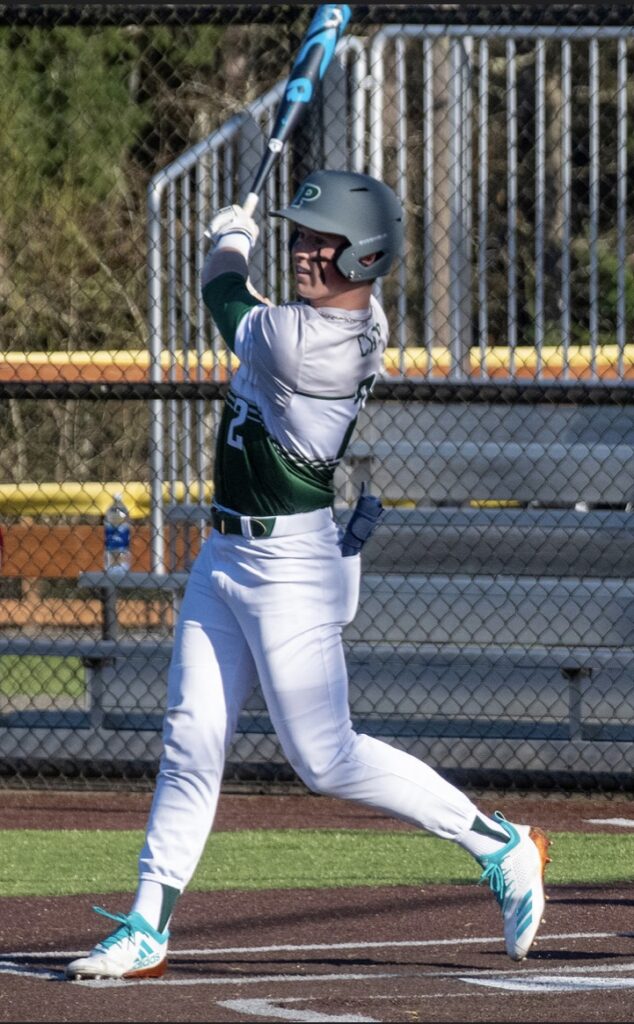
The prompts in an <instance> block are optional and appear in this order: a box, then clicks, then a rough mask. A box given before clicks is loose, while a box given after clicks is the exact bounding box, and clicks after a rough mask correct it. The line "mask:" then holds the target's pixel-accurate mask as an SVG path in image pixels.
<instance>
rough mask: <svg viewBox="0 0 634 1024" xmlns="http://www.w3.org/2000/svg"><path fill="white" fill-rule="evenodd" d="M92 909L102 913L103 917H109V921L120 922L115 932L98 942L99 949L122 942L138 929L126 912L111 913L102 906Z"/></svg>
mask: <svg viewBox="0 0 634 1024" xmlns="http://www.w3.org/2000/svg"><path fill="white" fill-rule="evenodd" d="M93 910H95V911H96V912H97V913H98V914H102V916H103V917H109V918H110V920H111V921H118V922H119V924H120V927H119V928H117V930H116V932H113V933H112V935H109V936H108V937H107V938H106V939H103V940H102V941H101V942H100V943H99V945H100V947H101V949H110V947H111V946H116V945H117V944H118V943H120V942H123V941H124V939H131V938H132V936H133V935H134V932H135V931H138V928H137V927H135V925H134V924H133V923H132V921H131V920H130V918H129V917H128V916H127V915H126V914H111V913H110V912H109V911H107V910H104V909H103V907H93Z"/></svg>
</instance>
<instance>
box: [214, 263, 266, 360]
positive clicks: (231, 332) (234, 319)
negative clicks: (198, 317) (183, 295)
mask: <svg viewBox="0 0 634 1024" xmlns="http://www.w3.org/2000/svg"><path fill="white" fill-rule="evenodd" d="M202 295H203V301H204V303H205V305H206V306H207V307H208V309H209V311H210V312H211V315H212V317H213V319H214V323H215V324H216V326H217V328H218V330H219V331H220V333H221V334H222V336H223V338H224V339H225V341H226V342H227V345H228V346H229V348H230V349H231V351H232V352H233V351H234V344H235V337H236V331H237V329H238V324H239V323H240V321H241V320H242V317H243V316H245V314H246V313H248V312H249V310H250V309H253V307H254V306H261V305H262V303H261V302H260V301H259V300H258V299H256V298H255V296H254V295H251V292H250V291H249V289H248V288H247V284H246V280H245V278H244V277H242V275H241V274H236V273H235V272H233V271H232V272H230V273H227V274H219V275H218V277H214V279H213V281H210V282H209V283H208V284H206V285H205V287H204V288H203V291H202Z"/></svg>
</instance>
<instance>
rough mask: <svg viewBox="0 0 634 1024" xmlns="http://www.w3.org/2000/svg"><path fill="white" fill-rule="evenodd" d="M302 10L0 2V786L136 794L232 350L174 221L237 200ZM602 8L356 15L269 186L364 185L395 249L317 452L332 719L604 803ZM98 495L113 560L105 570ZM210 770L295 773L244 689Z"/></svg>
mask: <svg viewBox="0 0 634 1024" xmlns="http://www.w3.org/2000/svg"><path fill="white" fill-rule="evenodd" d="M312 13H313V8H311V7H304V6H303V5H302V6H299V5H268V4H267V5H209V4H205V5H196V4H170V5H134V6H132V5H130V6H126V5H114V4H112V5H111V4H89V5H75V6H73V7H70V6H68V5H57V4H43V5H30V6H28V7H26V6H24V7H13V6H11V7H9V6H2V5H0V78H1V86H2V87H1V88H0V106H2V108H3V115H4V116H3V124H4V126H5V127H4V130H3V133H2V136H1V137H0V150H1V151H2V159H1V161H0V165H1V166H2V185H3V204H2V213H1V214H0V259H1V260H2V275H1V277H0V324H1V327H2V353H1V355H0V392H1V397H2V402H1V404H0V433H1V437H2V444H0V522H1V529H2V534H3V548H2V549H0V550H1V551H2V567H1V572H0V784H5V785H16V784H18V785H36V784H39V785H42V784H46V783H47V782H49V781H50V780H54V782H55V784H56V785H59V784H60V783H62V782H63V783H66V784H71V783H72V784H75V785H77V784H89V785H91V786H94V785H95V784H97V783H100V782H103V783H110V782H111V780H113V779H117V780H123V781H125V782H126V784H128V785H134V784H145V781H146V780H149V779H151V778H152V777H153V775H154V772H155V770H156V766H157V762H158V757H159V755H160V729H161V712H162V706H163V701H164V697H165V686H166V672H167V666H168V663H169V656H170V646H171V637H172V631H173V627H174V621H175V617H176V615H177V613H178V605H179V601H180V597H181V594H182V590H183V587H184V585H185V582H186V580H187V574H188V571H189V568H190V566H191V562H192V559H193V558H194V557H195V554H196V552H197V550H198V548H199V546H200V542H201V539H202V538H203V537H204V536H205V535H206V532H207V530H208V529H209V522H208V510H209V503H210V500H211V497H212V493H213V485H212V480H213V453H214V437H215V430H216V425H217V423H218V420H219V412H220V405H221V401H222V398H223V395H224V393H225V390H226V387H227V382H228V380H229V379H230V377H231V374H232V371H233V363H232V361H231V358H230V356H229V354H228V352H227V350H226V348H225V346H224V344H223V342H222V340H221V338H220V337H219V335H218V333H217V331H216V330H215V328H214V326H213V324H212V323H211V322H210V319H209V317H208V315H207V313H206V311H205V309H204V308H203V305H202V302H201V298H200V295H199V289H198V274H199V271H200V266H201V260H202V256H203V252H204V240H203V231H204V228H205V227H206V225H207V223H208V221H209V218H210V215H211V212H212V211H213V210H214V209H215V208H217V207H218V206H221V205H224V204H225V203H227V202H232V201H235V200H237V199H240V198H243V196H244V195H245V194H246V192H247V191H248V185H249V183H250V181H251V179H252V176H253V171H254V169H255V168H256V167H257V165H258V163H259V158H260V155H261V153H262V151H263V146H264V143H265V139H266V134H267V129H270V126H271V123H272V118H273V117H274V114H275V110H276V105H277V102H278V101H279V97H280V96H281V90H282V88H283V81H284V76H285V74H286V73H287V71H288V70H289V68H290V66H291V64H292V62H293V59H294V56H295V54H296V52H297V47H298V45H299V42H300V40H301V37H302V34H303V32H304V30H305V28H306V26H307V24H308V21H309V20H310V17H311V15H312ZM633 49H634V15H633V14H632V10H631V8H626V7H620V6H617V7H615V6H602V5H566V6H564V5H545V6H543V7H541V8H535V7H532V6H531V7H529V6H527V7H522V6H519V5H509V6H506V7H504V6H500V7H496V6H492V5H491V6H482V7H465V6H462V5H433V4H425V5H407V4H405V5H390V6H384V7H382V6H372V7H366V6H362V5H353V16H352V19H351V23H350V26H349V29H348V32H347V33H346V36H345V37H344V39H343V40H342V41H341V43H340V45H339V48H338V50H337V55H336V59H335V60H334V61H333V62H332V65H331V67H330V68H329V71H328V73H327V75H326V78H325V80H324V83H323V88H322V90H321V92H320V96H319V97H318V102H316V103H315V104H314V105H313V106H312V107H311V108H310V110H309V112H308V114H307V117H306V119H305V121H304V122H303V124H302V126H301V127H300V129H299V130H298V132H297V133H296V136H295V137H294V139H293V140H292V142H291V144H290V145H289V147H288V152H286V153H285V154H284V158H283V160H281V161H280V164H279V167H278V169H277V170H276V173H275V174H274V175H273V176H272V177H271V179H270V181H269V182H268V183H267V191H266V194H265V196H264V197H263V199H262V202H261V204H260V205H261V209H260V210H259V211H258V217H259V219H260V223H261V226H262V232H261V245H260V249H259V255H258V258H257V259H256V260H255V262H254V267H253V279H254V283H255V284H256V287H258V288H259V290H260V291H264V292H265V293H266V294H268V295H269V296H270V297H271V298H272V299H274V300H277V301H280V300H285V299H287V298H289V297H290V296H289V295H288V294H287V293H286V292H285V287H287V286H286V285H285V284H284V281H285V280H286V274H285V271H286V269H287V250H286V242H287V238H286V236H285V234H284V231H285V226H284V224H281V225H279V224H277V225H273V224H271V222H270V221H268V220H267V218H266V215H265V214H266V210H267V209H269V208H271V207H272V206H274V205H277V204H278V203H280V202H282V201H284V200H285V198H287V197H288V195H289V194H290V192H291V191H292V190H293V189H294V187H295V185H296V184H297V183H298V181H299V180H301V178H302V177H303V175H304V174H305V173H307V171H309V170H310V169H311V168H312V167H315V166H324V167H330V168H352V169H357V170H364V171H368V172H369V173H374V174H376V175H377V176H379V177H382V178H384V179H385V180H386V181H388V183H389V184H391V185H392V186H393V187H394V188H395V190H396V191H397V192H398V194H399V195H400V197H401V199H402V201H403V206H404V210H405V218H406V237H407V244H406V249H405V252H404V254H403V258H402V259H401V260H400V261H399V263H398V265H397V266H396V268H395V270H394V271H393V272H392V274H391V275H390V277H389V278H388V279H387V280H386V281H385V282H384V283H383V285H382V286H381V288H380V298H381V299H382V301H383V303H384V305H385V308H386V311H387V313H388V317H389V321H390V327H391V343H390V348H389V349H388V352H387V356H386V362H385V372H384V374H383V376H382V378H381V380H380V381H379V382H378V384H377V386H376V388H375V392H374V395H373V396H372V398H371V399H370V400H369V401H368V403H367V404H366V407H365V409H364V410H363V412H362V414H361V416H360V418H359V422H358V425H357V430H356V433H355V435H354V437H353V440H352V443H351V445H350V448H349V450H348V453H347V455H346V457H345V459H344V460H343V461H342V463H341V465H340V467H339V469H338V471H337V477H336V493H337V498H336V503H335V513H336V515H337V516H338V517H339V518H340V520H341V522H345V519H346V517H347V515H348V514H349V510H350V508H351V505H352V504H353V503H354V501H355V500H356V496H357V494H358V491H359V486H360V484H361V483H362V482H367V483H368V484H369V485H370V487H371V489H372V490H373V491H374V493H376V494H380V495H381V497H382V499H383V502H384V505H385V507H386V513H385V515H384V518H383V520H382V522H381V524H380V526H379V528H378V529H377V531H376V533H375V535H374V536H373V537H372V539H371V540H370V542H369V543H368V545H367V546H366V548H365V549H364V563H363V564H364V581H363V587H362V596H361V603H360V607H359V611H358V614H357V616H356V619H355V621H354V622H353V623H352V624H351V625H350V626H349V627H348V628H347V630H346V632H345V643H346V648H347V654H348V665H349V671H350V697H351V708H352V716H353V720H354V722H355V725H356V727H357V728H358V729H359V730H362V731H367V732H369V733H371V734H373V735H379V736H383V737H386V738H388V739H389V741H390V742H393V743H395V744H396V745H399V746H401V747H403V748H404V749H407V750H410V751H411V752H413V753H415V754H417V755H418V756H420V757H422V758H423V759H425V760H426V761H428V762H429V763H431V764H433V765H434V766H435V767H437V768H438V769H439V770H441V771H442V772H443V773H444V774H446V775H447V776H448V777H450V778H452V779H454V780H455V781H457V782H459V783H461V784H463V783H470V784H482V785H505V786H511V785H512V786H519V787H524V786H531V787H535V786H539V787H550V788H552V787H559V788H567V789H570V788H573V789H574V788H580V787H600V788H602V789H603V790H621V791H623V790H631V788H632V782H633V780H634V774H633V772H632V749H633V748H632V741H633V740H634V711H633V710H632V703H631V700H630V692H631V682H632V675H633V671H634V582H633V581H634V572H633V571H632V570H633V568H634V565H633V562H634V554H633V551H634V546H633V545H632V539H633V531H634V523H633V518H632V509H633V504H632V503H633V502H634V469H633V467H634V459H633V457H632V456H633V455H634V387H632V379H633V377H634V358H633V357H634V346H633V345H632V343H631V342H630V341H629V340H628V339H629V336H630V332H631V329H632V322H633V318H634V278H633V274H634V267H633V264H632V259H631V252H632V232H633V228H634V204H633V200H632V194H633V185H634V176H633V173H632V166H633V164H632V156H633V153H632V141H631V140H632V137H633V136H632V132H631V127H630V126H631V121H632V112H631V111H632V103H633V100H634V83H633V81H632V74H631V68H632V60H633V57H634V53H633ZM117 493H121V494H122V495H123V497H124V500H125V502H126V505H127V506H128V509H129V511H130V514H131V518H132V564H131V569H130V571H129V572H128V573H127V574H125V575H124V576H121V577H118V578H113V577H112V575H111V574H108V573H106V572H105V571H104V561H103V559H104V551H103V525H102V524H103V516H104V513H105V511H106V509H107V507H108V506H109V504H110V503H111V501H112V499H113V497H114V496H115V495H116V494H117ZM227 778H231V779H236V780H238V779H239V780H250V781H253V780H257V781H258V782H260V781H264V782H267V781H272V780H286V781H288V780H292V779H293V778H294V776H293V774H292V771H291V769H290V768H289V767H288V765H287V764H286V762H285V759H284V756H283V754H282V751H281V750H280V748H279V745H278V744H277V741H276V738H275V735H274V734H273V732H272V730H271V725H270V722H269V719H268V715H267V712H266V708H265V706H264V704H263V703H262V701H261V697H260V696H259V695H257V694H256V695H255V696H254V698H253V699H252V700H251V702H250V703H249V705H248V706H247V707H246V708H245V709H244V713H243V715H242V716H241V719H240V724H239V729H238V732H237V734H236V737H235V742H234V745H233V748H232V751H231V753H230V756H229V759H228V763H227Z"/></svg>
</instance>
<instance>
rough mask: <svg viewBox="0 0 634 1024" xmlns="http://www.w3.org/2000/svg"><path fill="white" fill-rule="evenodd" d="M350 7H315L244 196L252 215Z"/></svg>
mask: <svg viewBox="0 0 634 1024" xmlns="http://www.w3.org/2000/svg"><path fill="white" fill-rule="evenodd" d="M350 15H351V9H350V7H349V6H348V5H347V4H322V5H321V6H320V7H318V8H317V10H316V12H315V14H314V16H313V18H312V20H311V23H310V25H309V26H308V29H307V30H306V34H305V35H304V38H303V39H302V43H301V47H300V49H299V53H298V54H297V57H296V58H295V62H294V64H293V67H292V68H291V73H290V75H289V76H288V81H287V83H286V88H285V90H284V95H283V97H282V99H281V101H280V105H279V108H278V110H277V115H276V118H275V124H274V125H273V131H272V133H271V137H270V138H269V140H268V143H267V147H266V150H265V153H264V156H263V157H262V160H261V161H260V166H259V167H258V170H257V173H256V175H255V178H254V180H253V185H252V186H251V191H250V192H249V194H248V195H247V197H246V199H245V201H244V203H243V204H242V205H243V207H244V209H245V210H246V211H247V213H249V214H250V215H251V214H253V211H254V210H255V208H256V206H257V204H258V201H259V198H260V192H261V191H262V188H263V186H264V183H265V181H266V179H267V178H268V176H269V174H270V173H271V171H272V169H273V167H274V166H275V164H276V162H277V160H278V159H279V156H280V154H281V152H282V150H283V149H284V146H285V144H286V142H287V141H288V139H289V138H290V136H291V135H292V133H293V131H294V130H295V128H296V127H297V125H298V124H299V122H300V120H301V118H302V117H303V115H304V113H305V111H306V109H307V107H308V104H309V103H310V102H311V100H312V99H313V98H314V96H315V93H316V91H317V86H318V85H319V83H320V82H321V80H322V79H323V77H324V75H325V74H326V71H327V69H328V65H329V64H330V61H331V60H332V57H333V54H334V52H335V47H336V46H337V43H338V42H339V40H340V38H341V36H342V35H343V33H344V31H345V29H346V26H347V24H348V22H349V21H350Z"/></svg>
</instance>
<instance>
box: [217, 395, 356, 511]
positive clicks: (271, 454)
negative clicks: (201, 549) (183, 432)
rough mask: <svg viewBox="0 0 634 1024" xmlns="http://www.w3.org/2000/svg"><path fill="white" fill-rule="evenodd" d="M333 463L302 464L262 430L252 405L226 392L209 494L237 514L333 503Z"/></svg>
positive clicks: (334, 466)
mask: <svg viewBox="0 0 634 1024" xmlns="http://www.w3.org/2000/svg"><path fill="white" fill-rule="evenodd" d="M337 461H338V460H337V459H331V460H323V461H321V460H307V459H303V458H301V457H300V456H298V455H297V454H292V453H290V452H288V451H285V450H284V449H283V448H282V447H281V446H280V445H279V444H278V443H277V442H276V441H275V440H274V438H272V437H271V436H270V435H269V434H268V433H267V431H266V429H265V427H264V423H263V421H262V416H261V414H260V412H259V410H258V408H257V406H255V405H252V404H251V403H249V402H247V401H246V400H245V399H244V398H241V397H239V396H238V395H235V394H233V393H232V392H229V394H228V396H227V400H226V402H225V407H224V410H223V414H222V420H221V423H220V431H219V435H218V443H217V447H216V467H215V480H214V495H215V500H216V501H217V502H218V504H220V505H223V506H224V507H225V508H231V509H236V510H239V511H240V512H241V513H242V515H251V516H275V515H293V514H294V513H296V512H311V511H312V510H313V509H316V508H324V507H328V506H330V505H332V503H333V501H334V488H333V477H334V473H335V469H336V466H337Z"/></svg>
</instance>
